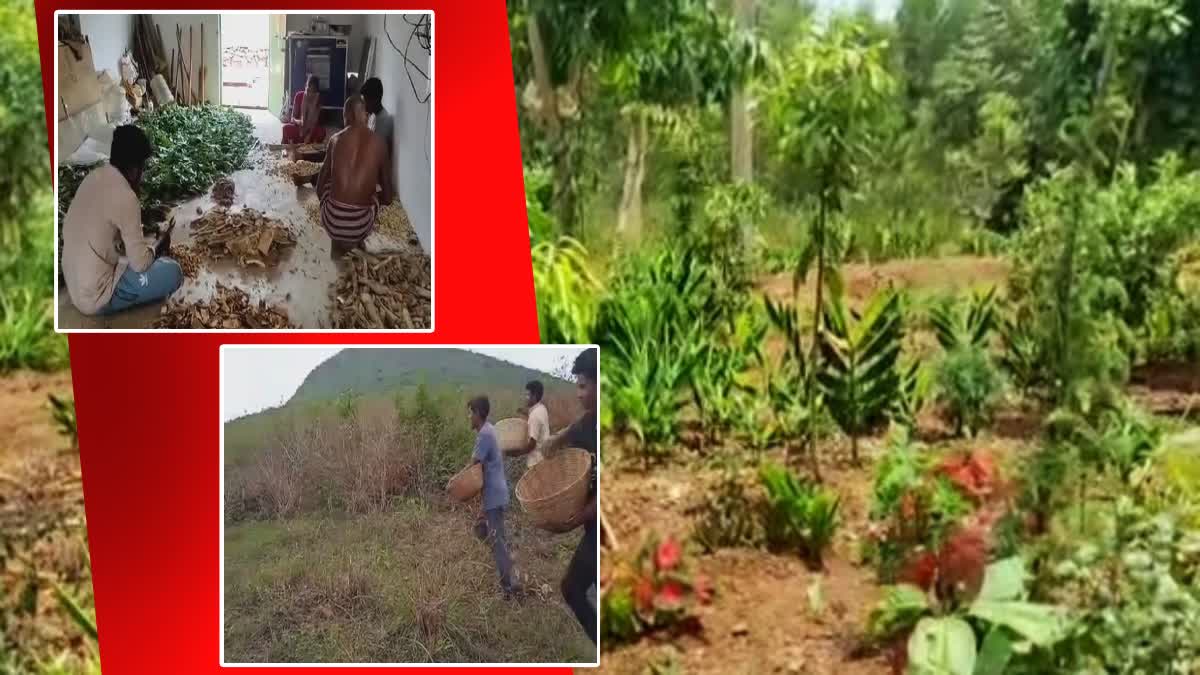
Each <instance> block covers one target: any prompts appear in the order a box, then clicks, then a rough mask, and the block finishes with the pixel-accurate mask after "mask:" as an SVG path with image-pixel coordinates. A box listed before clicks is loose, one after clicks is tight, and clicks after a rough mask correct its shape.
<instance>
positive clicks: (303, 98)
mask: <svg viewBox="0 0 1200 675" xmlns="http://www.w3.org/2000/svg"><path fill="white" fill-rule="evenodd" d="M320 119H321V88H320V81H319V80H318V79H317V76H316V75H309V76H308V82H307V83H306V84H305V87H304V91H298V92H296V97H295V98H293V99H292V121H291V122H288V123H287V124H284V125H283V144H284V145H293V144H296V143H320V142H321V141H323V140H325V127H323V126H321V125H320V124H319V122H320Z"/></svg>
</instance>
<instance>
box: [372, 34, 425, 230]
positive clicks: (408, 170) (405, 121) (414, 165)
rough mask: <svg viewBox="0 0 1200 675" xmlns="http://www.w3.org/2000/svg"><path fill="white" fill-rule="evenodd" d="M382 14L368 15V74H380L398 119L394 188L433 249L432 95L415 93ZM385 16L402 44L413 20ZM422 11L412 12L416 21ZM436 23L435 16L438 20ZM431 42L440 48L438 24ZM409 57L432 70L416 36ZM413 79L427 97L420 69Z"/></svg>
mask: <svg viewBox="0 0 1200 675" xmlns="http://www.w3.org/2000/svg"><path fill="white" fill-rule="evenodd" d="M384 16H385V15H383V14H368V15H365V16H364V17H363V18H364V19H365V22H364V23H365V29H366V30H365V35H366V37H373V38H375V67H374V70H373V72H372V73H370V74H369V75H368V76H374V77H378V78H379V79H380V80H381V81H382V82H383V107H384V108H385V109H387V110H388V112H390V113H392V116H393V117H394V119H395V127H396V128H395V135H396V138H395V142H394V145H393V147H392V162H393V164H392V169H393V172H394V175H395V177H396V191H397V193H398V194H399V195H400V202H401V203H402V204H404V210H405V211H406V212H407V213H408V218H409V220H410V221H412V225H413V229H414V230H416V232H417V237H418V238H419V239H420V240H421V246H422V247H423V248H424V249H425V250H426V251H429V247H430V242H431V241H432V229H431V225H432V221H431V218H432V206H433V205H432V203H431V201H430V200H431V195H430V192H429V188H430V184H431V181H432V175H431V168H432V162H431V160H429V159H426V153H427V152H428V153H429V154H430V155H432V153H433V143H432V140H433V139H432V136H431V132H432V124H433V121H432V120H431V119H430V118H429V116H430V115H431V114H432V112H433V110H432V106H433V99H432V98H430V99H429V101H428V102H426V103H418V102H417V101H416V99H415V98H414V96H413V91H412V85H410V84H409V81H408V75H407V73H406V71H405V66H406V65H407V64H406V63H405V62H404V56H403V55H402V54H400V53H399V52H397V51H396V50H395V49H393V48H392V45H391V44H390V43H389V42H388V39H387V36H386V35H384ZM386 16H387V32H388V33H389V34H390V35H391V36H392V39H393V40H394V41H395V42H396V44H397V45H398V46H399V47H400V48H401V49H404V45H405V44H406V43H407V42H408V36H409V33H410V32H411V31H412V26H411V25H409V24H408V23H405V21H404V15H402V14H398V13H396V14H389V15H386ZM417 18H418V15H412V16H411V20H413V21H416V20H417ZM434 23H435V24H436V21H434ZM431 33H432V39H431V42H433V44H434V48H435V49H436V44H437V27H436V25H435V26H434V28H433V29H432V31H431ZM408 58H409V59H411V60H412V61H413V62H414V63H416V64H417V66H419V67H420V68H421V70H423V71H425V73H426V74H427V75H432V72H431V71H430V65H429V59H430V55H429V54H427V53H426V52H425V50H424V49H421V48H420V46H418V45H417V40H413V42H412V47H411V48H410V49H409V52H408ZM412 77H413V82H415V83H416V85H417V93H418V94H420V95H421V97H422V98H424V97H425V95H426V93H425V87H426V83H425V79H424V78H423V77H421V74H420V73H418V72H416V69H413V71H412Z"/></svg>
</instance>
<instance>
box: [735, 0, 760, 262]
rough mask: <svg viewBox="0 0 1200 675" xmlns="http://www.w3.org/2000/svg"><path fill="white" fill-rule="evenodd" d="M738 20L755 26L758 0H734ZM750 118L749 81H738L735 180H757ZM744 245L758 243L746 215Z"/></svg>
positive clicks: (739, 24)
mask: <svg viewBox="0 0 1200 675" xmlns="http://www.w3.org/2000/svg"><path fill="white" fill-rule="evenodd" d="M733 14H734V21H735V22H736V24H737V28H738V30H747V31H748V30H750V29H752V28H753V27H754V0H734V2H733ZM751 125H752V121H751V119H750V102H749V98H748V97H747V95H746V83H745V82H738V83H737V84H736V86H734V88H733V96H732V98H731V99H730V101H729V147H730V149H731V152H732V157H731V161H732V165H731V168H732V175H733V182H735V183H750V182H753V180H754V135H753V130H752V126H751ZM741 220H742V222H741V223H740V225H741V229H742V246H743V249H744V250H745V251H746V252H749V251H750V248H751V247H752V246H753V245H754V223H752V222H750V220H749V219H748V218H745V217H743V218H742V219H741Z"/></svg>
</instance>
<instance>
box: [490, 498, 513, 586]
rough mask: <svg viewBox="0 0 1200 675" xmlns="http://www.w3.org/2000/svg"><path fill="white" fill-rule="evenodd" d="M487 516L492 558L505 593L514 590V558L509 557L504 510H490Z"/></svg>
mask: <svg viewBox="0 0 1200 675" xmlns="http://www.w3.org/2000/svg"><path fill="white" fill-rule="evenodd" d="M485 513H486V515H487V524H488V534H490V535H491V536H492V557H494V558H495V559H496V571H497V572H499V573H500V588H502V589H504V592H505V593H508V592H510V591H512V590H513V578H512V558H510V557H509V555H508V536H507V535H506V533H505V531H504V508H503V507H501V508H497V509H490V510H488V511H486V512H485Z"/></svg>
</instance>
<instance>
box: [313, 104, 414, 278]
mask: <svg viewBox="0 0 1200 675" xmlns="http://www.w3.org/2000/svg"><path fill="white" fill-rule="evenodd" d="M344 114H345V119H346V128H345V129H342V130H341V131H339V132H337V133H336V134H334V135H333V137H332V138H330V139H329V149H328V152H327V154H326V156H325V163H324V164H322V165H321V173H320V175H319V176H318V177H317V195H318V197H319V198H320V200H321V225H322V226H323V227H324V228H325V232H326V233H328V234H329V238H330V240H332V251H331V254H332V256H333V257H339V256H341V255H345V254H346V253H347V252H348V251H350V250H351V249H353V248H355V247H359V248H362V246H363V242H364V241H365V240H366V238H367V235H369V234H371V231H372V230H373V229H374V228H375V218H376V215H377V214H378V211H379V203H380V202H379V199H378V198H377V197H376V195H375V188H376V187H377V186H382V188H383V197H382V200H383V203H384V204H391V203H392V201H393V200H394V199H395V194H394V192H393V188H392V177H391V169H390V167H391V162H389V161H388V155H387V150H386V149H385V148H384V147H383V141H382V140H381V139H380V137H379V136H377V135H375V134H374V133H373V132H372V131H371V130H370V129H369V128H367V108H366V103H365V102H364V101H363V98H362V97H361V96H358V95H355V96H351V97H350V98H348V99H346V107H345V111H344Z"/></svg>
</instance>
